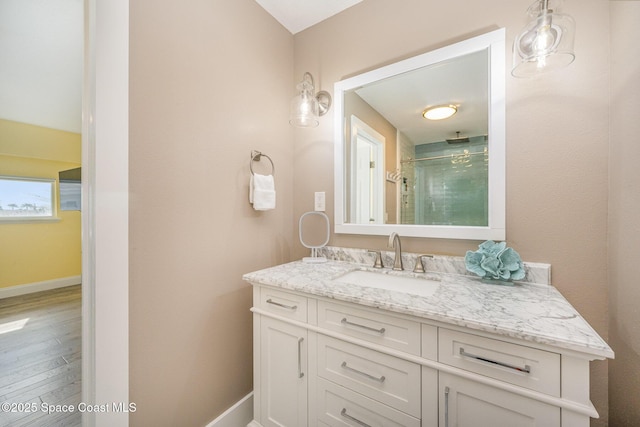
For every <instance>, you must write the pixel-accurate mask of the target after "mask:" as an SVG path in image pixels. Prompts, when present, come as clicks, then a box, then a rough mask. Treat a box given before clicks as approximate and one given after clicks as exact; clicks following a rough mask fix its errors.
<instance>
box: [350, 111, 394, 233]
mask: <svg viewBox="0 0 640 427" xmlns="http://www.w3.org/2000/svg"><path fill="white" fill-rule="evenodd" d="M358 137H361V138H363V139H365V140H367V141H368V142H370V143H371V144H372V145H374V146H376V160H375V162H376V163H377V173H376V174H375V177H374V181H376V183H377V187H379V188H377V189H378V190H379V194H380V196H379V198H378V199H376V200H377V203H374V206H373V210H374V212H372V215H370V216H373V217H374V218H376V223H380V224H384V223H385V217H386V215H385V206H386V202H385V200H386V191H385V190H386V189H385V186H384V182H385V180H384V171H385V167H386V166H385V159H384V156H385V149H386V146H385V144H386V139H385V137H384V136H383V135H382V134H380V133H379V132H377V131H376V130H375V129H373V128H372V127H371V126H369V125H368V124H367V123H365V122H364V121H362V120H361V119H359V118H358V117H357V116H355V115H351V156H350V157H351V171H352V172H351V189H350V194H351V197H350V200H351V206H350V207H351V209H350V216H351V220H352V221H353V222H355V220H356V215H355V212H356V211H357V206H356V205H357V203H358V201H357V197H354V194H355V192H356V188H357V180H358V176H357V170H358V168H357V161H358V156H357V141H358ZM374 187H375V186H374ZM370 201H371V199H370Z"/></svg>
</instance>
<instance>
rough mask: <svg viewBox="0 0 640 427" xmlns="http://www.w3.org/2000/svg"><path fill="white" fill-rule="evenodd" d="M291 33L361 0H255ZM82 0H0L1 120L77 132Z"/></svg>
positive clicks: (80, 95)
mask: <svg viewBox="0 0 640 427" xmlns="http://www.w3.org/2000/svg"><path fill="white" fill-rule="evenodd" d="M256 1H257V3H258V4H260V5H261V6H262V7H263V8H264V9H265V10H267V12H269V13H270V14H271V15H272V16H273V17H274V18H275V19H276V20H278V22H280V23H281V24H282V25H283V26H284V27H285V28H287V30H289V31H290V32H291V33H292V34H295V33H297V32H300V31H302V30H304V29H305V28H308V27H310V26H312V25H314V24H317V23H318V22H320V21H323V20H325V19H327V18H329V17H330V16H333V15H335V14H337V13H339V12H341V11H343V10H344V9H347V8H349V7H351V6H353V5H355V4H357V3H359V2H361V1H362V0H256ZM82 62H83V0H0V119H5V120H11V121H16V122H21V123H28V124H33V125H37V126H43V127H47V128H52V129H59V130H65V131H69V132H76V133H80V132H81V128H82Z"/></svg>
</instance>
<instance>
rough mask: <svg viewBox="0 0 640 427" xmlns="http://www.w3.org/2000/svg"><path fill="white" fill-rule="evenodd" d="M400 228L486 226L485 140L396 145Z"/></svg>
mask: <svg viewBox="0 0 640 427" xmlns="http://www.w3.org/2000/svg"><path fill="white" fill-rule="evenodd" d="M400 150H401V161H400V164H401V174H402V178H401V182H400V185H401V188H400V218H401V221H402V224H426V225H473V226H487V225H488V222H489V220H488V217H489V207H488V203H487V200H488V197H487V196H488V182H489V180H488V176H489V175H488V172H489V150H488V144H487V136H486V135H480V136H473V137H467V136H461V135H460V132H457V135H456V137H453V138H450V139H447V140H445V141H441V142H436V143H429V144H418V145H415V146H413V145H411V144H400Z"/></svg>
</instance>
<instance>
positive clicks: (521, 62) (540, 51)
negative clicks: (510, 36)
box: [511, 0, 575, 77]
mask: <svg viewBox="0 0 640 427" xmlns="http://www.w3.org/2000/svg"><path fill="white" fill-rule="evenodd" d="M551 1H553V4H554V6H555V7H554V9H550V8H549V7H550V6H549V3H550V2H551ZM560 3H561V0H537V1H536V2H535V3H533V4H532V5H531V6H529V9H527V14H528V15H529V16H531V17H532V18H533V19H532V20H531V22H529V24H528V25H527V26H526V27H525V28H524V29H523V30H522V31H521V32H520V35H518V37H516V39H515V41H514V42H513V69H512V70H511V74H512V75H513V76H514V77H531V76H535V75H537V74H540V73H543V72H547V71H550V70H554V69H558V68H562V67H565V66H567V65H569V64H571V63H572V62H573V60H574V59H575V54H574V53H573V39H574V33H575V21H574V20H573V18H572V17H571V16H569V15H566V14H563V13H558V8H559V6H560Z"/></svg>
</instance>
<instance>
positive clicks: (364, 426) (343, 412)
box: [340, 408, 371, 427]
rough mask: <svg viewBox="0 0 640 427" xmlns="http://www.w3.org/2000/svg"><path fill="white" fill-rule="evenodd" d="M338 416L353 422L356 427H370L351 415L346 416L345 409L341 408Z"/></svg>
mask: <svg viewBox="0 0 640 427" xmlns="http://www.w3.org/2000/svg"><path fill="white" fill-rule="evenodd" d="M340 415H342V416H343V417H345V418H346V419H348V420H351V421H353V422H354V423H357V424H358V425H361V426H362V427H371V426H370V425H369V424H367V423H365V422H362V421H360V420H359V419H357V418H356V417H352V416H351V415H349V414H347V408H342V411H340Z"/></svg>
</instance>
